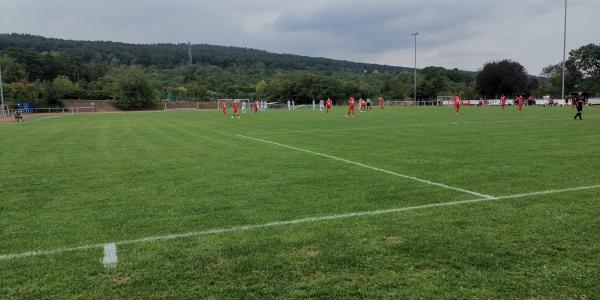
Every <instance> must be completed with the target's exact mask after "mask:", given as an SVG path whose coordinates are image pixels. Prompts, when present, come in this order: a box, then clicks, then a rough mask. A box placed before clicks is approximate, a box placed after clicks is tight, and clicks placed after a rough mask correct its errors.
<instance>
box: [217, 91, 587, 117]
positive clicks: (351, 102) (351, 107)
mask: <svg viewBox="0 0 600 300" xmlns="http://www.w3.org/2000/svg"><path fill="white" fill-rule="evenodd" d="M507 99H508V98H507V97H506V96H505V95H502V97H500V106H502V110H503V111H504V110H506V100H507ZM530 100H531V99H530ZM573 103H574V107H575V108H577V114H576V115H575V118H577V117H579V119H580V120H581V114H582V111H583V106H584V105H585V98H584V96H583V93H581V92H579V93H578V95H577V97H576V98H575V99H574V101H573ZM480 104H481V103H480ZM515 104H516V105H517V107H518V109H517V111H519V112H521V111H523V105H524V104H525V98H524V97H523V95H519V96H518V97H517V98H516V99H515ZM246 105H247V104H246V102H245V101H242V112H246ZM359 105H360V112H365V111H367V110H371V109H372V107H371V99H367V100H365V99H363V98H360V100H359ZM238 106H239V103H238V101H237V100H233V102H232V104H231V108H232V109H233V115H232V116H231V118H237V119H239V118H240V114H239V112H238ZM460 106H461V99H460V96H458V95H456V96H454V111H455V113H456V114H459V113H460ZM287 107H288V110H294V109H296V105H295V103H294V101H289V100H288V102H287ZM312 107H313V110H314V109H316V102H315V100H313V102H312ZM332 108H333V101H331V98H327V101H323V100H320V101H319V110H320V111H323V110H325V111H326V113H327V114H329V113H330V112H331V110H332ZM379 108H380V109H381V110H383V109H384V108H385V99H384V98H383V97H379ZM267 109H268V104H267V101H258V100H254V102H252V110H253V111H254V113H257V112H259V111H266V110H267ZM221 110H222V111H223V117H224V118H226V117H227V103H226V102H225V101H223V102H222V103H221ZM346 117H348V118H349V117H352V118H354V117H356V99H355V98H354V97H353V96H350V98H349V99H348V113H347V114H346Z"/></svg>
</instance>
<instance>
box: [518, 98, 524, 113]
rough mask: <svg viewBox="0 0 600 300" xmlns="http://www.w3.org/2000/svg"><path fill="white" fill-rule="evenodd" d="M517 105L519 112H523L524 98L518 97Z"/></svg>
mask: <svg viewBox="0 0 600 300" xmlns="http://www.w3.org/2000/svg"><path fill="white" fill-rule="evenodd" d="M517 104H518V105H519V111H523V96H521V95H519V97H517Z"/></svg>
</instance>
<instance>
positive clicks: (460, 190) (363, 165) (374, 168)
mask: <svg viewBox="0 0 600 300" xmlns="http://www.w3.org/2000/svg"><path fill="white" fill-rule="evenodd" d="M236 135H237V136H239V137H242V138H245V139H249V140H254V141H258V142H262V143H266V144H272V145H276V146H279V147H284V148H288V149H293V150H296V151H302V152H306V153H310V154H314V155H318V156H322V157H327V158H331V159H335V160H339V161H343V162H345V163H348V164H352V165H356V166H360V167H363V168H367V169H371V170H375V171H379V172H383V173H387V174H390V175H394V176H398V177H402V178H406V179H411V180H415V181H418V182H421V183H426V184H429V185H435V186H438V187H442V188H445V189H450V190H455V191H459V192H463V193H467V194H471V195H475V196H478V197H482V198H488V199H492V198H494V196H490V195H485V194H480V193H477V192H473V191H469V190H465V189H461V188H457V187H453V186H449V185H445V184H443V183H438V182H433V181H429V180H425V179H421V178H417V177H413V176H408V175H404V174H400V173H396V172H392V171H388V170H384V169H380V168H376V167H372V166H368V165H365V164H361V163H358V162H354V161H351V160H347V159H343V158H339V157H336V156H333V155H329V154H324V153H319V152H315V151H310V150H305V149H300V148H297V147H293V146H288V145H284V144H280V143H276V142H271V141H267V140H263V139H257V138H253V137H249V136H245V135H241V134H236Z"/></svg>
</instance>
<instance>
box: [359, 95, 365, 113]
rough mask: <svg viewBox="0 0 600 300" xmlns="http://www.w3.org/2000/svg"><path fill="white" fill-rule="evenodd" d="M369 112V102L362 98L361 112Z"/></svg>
mask: <svg viewBox="0 0 600 300" xmlns="http://www.w3.org/2000/svg"><path fill="white" fill-rule="evenodd" d="M363 111H367V102H366V101H365V99H363V98H360V112H363Z"/></svg>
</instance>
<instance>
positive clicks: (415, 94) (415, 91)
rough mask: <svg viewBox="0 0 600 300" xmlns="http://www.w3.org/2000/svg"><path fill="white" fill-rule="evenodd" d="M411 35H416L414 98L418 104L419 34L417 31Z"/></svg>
mask: <svg viewBox="0 0 600 300" xmlns="http://www.w3.org/2000/svg"><path fill="white" fill-rule="evenodd" d="M410 35H412V36H414V37H415V85H414V98H413V99H414V100H415V105H416V104H417V35H419V33H418V32H415V33H411V34H410Z"/></svg>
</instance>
